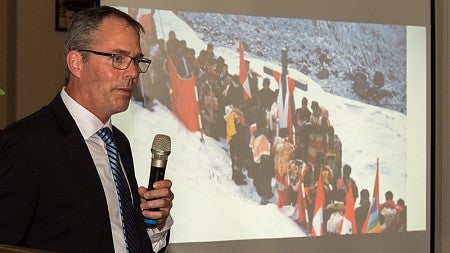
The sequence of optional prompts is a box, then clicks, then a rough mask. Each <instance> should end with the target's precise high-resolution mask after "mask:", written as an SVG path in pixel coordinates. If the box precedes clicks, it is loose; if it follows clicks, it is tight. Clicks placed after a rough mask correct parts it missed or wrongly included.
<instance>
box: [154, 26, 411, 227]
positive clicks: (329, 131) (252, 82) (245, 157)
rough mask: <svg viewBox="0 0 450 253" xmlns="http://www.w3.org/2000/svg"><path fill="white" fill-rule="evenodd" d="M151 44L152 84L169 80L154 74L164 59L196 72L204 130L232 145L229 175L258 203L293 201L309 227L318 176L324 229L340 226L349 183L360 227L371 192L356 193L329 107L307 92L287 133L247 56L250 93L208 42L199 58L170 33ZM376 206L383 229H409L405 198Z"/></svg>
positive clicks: (266, 84)
mask: <svg viewBox="0 0 450 253" xmlns="http://www.w3.org/2000/svg"><path fill="white" fill-rule="evenodd" d="M152 48H153V49H151V53H152V55H151V56H152V60H153V64H152V66H151V67H152V68H153V71H151V76H152V78H153V82H163V84H162V86H165V87H169V86H170V79H169V77H168V76H165V77H158V75H160V74H158V73H167V71H165V72H164V71H161V70H164V69H166V68H167V66H165V65H166V64H167V59H169V58H170V59H171V61H172V62H173V63H174V66H175V67H176V69H177V72H178V75H179V76H180V77H182V78H191V77H194V76H195V80H196V87H197V91H198V102H199V108H200V115H201V120H202V126H203V129H202V131H204V133H205V134H206V135H208V136H210V137H212V138H215V139H217V140H219V139H220V138H224V139H225V140H226V142H227V143H228V144H229V148H230V149H229V150H230V158H231V178H232V180H233V181H234V182H235V183H236V184H237V185H247V184H248V183H249V182H252V183H253V186H254V187H255V190H256V192H257V193H258V195H259V196H260V198H261V200H260V204H262V205H265V204H268V203H269V202H274V203H275V204H276V205H277V206H278V207H279V208H282V207H283V206H286V205H291V206H293V207H295V208H296V209H297V214H296V215H295V219H296V221H297V222H298V223H299V225H301V226H302V227H303V228H304V229H305V231H307V232H308V233H309V229H310V224H311V217H312V215H313V211H314V210H313V209H314V205H315V201H316V192H317V188H318V187H320V186H319V185H318V183H319V180H318V179H319V175H320V174H321V175H322V178H321V181H322V184H323V188H324V192H325V206H324V207H325V212H324V228H325V231H327V233H328V234H334V233H338V232H339V226H340V224H341V223H342V219H343V213H344V210H345V202H346V195H347V193H348V188H349V187H352V193H353V198H354V201H356V200H357V199H358V198H359V199H360V206H359V207H357V208H356V209H355V212H356V213H357V214H356V215H357V223H358V232H360V231H361V228H362V226H363V223H364V221H365V219H366V216H367V210H368V205H369V204H370V199H369V195H368V190H367V189H363V190H362V191H361V192H359V191H358V187H357V184H356V182H355V181H354V180H353V178H352V177H351V172H352V168H351V166H350V165H348V164H344V165H343V163H342V143H341V140H340V138H339V137H338V135H336V134H335V129H334V127H333V125H332V124H331V121H330V117H329V113H328V110H326V109H325V108H324V107H323V106H320V105H319V102H318V101H312V102H311V103H310V106H309V101H308V98H307V97H303V99H302V104H301V107H299V108H297V109H296V110H295V115H294V120H293V129H294V131H293V134H289V131H288V129H287V128H280V127H279V124H278V119H277V115H278V112H277V110H278V109H277V101H276V100H277V94H278V90H272V89H271V88H270V79H269V78H263V77H262V75H260V74H258V73H256V72H255V71H253V70H252V69H251V68H250V62H249V61H246V62H245V63H246V69H247V78H248V83H249V87H250V92H248V93H247V95H245V92H244V88H243V86H242V85H241V83H240V80H239V75H232V74H230V73H229V72H228V65H227V63H226V62H225V60H224V58H222V57H221V56H218V57H217V56H216V55H215V54H214V45H213V44H211V43H209V44H208V45H207V47H206V48H205V49H204V50H201V51H200V52H199V54H198V56H197V57H196V52H195V50H194V49H193V48H189V47H187V43H186V41H184V40H179V39H178V38H177V37H176V34H175V32H174V31H170V32H169V38H168V40H167V41H166V42H165V43H164V41H163V40H161V39H160V40H158V41H157V43H155V45H154V47H152ZM164 57H168V58H166V59H164ZM158 80H159V81H158ZM260 80H262V83H261V84H259V83H258V82H259V81H260ZM154 85H156V84H154ZM259 87H261V88H259ZM155 94H158V92H157V93H155ZM167 96H168V91H167ZM162 101H167V100H166V99H164V98H163V99H162ZM249 179H252V180H249ZM273 179H274V180H273ZM274 181H275V184H274V183H273V182H274ZM359 195H360V196H359ZM387 208H390V210H387ZM380 210H381V211H380V217H381V218H380V220H381V222H382V227H383V231H404V230H406V218H405V213H406V207H405V205H404V201H403V200H401V199H399V201H398V203H393V201H392V199H390V200H389V201H388V200H387V203H386V204H383V206H382V207H381V209H380ZM383 210H385V211H383Z"/></svg>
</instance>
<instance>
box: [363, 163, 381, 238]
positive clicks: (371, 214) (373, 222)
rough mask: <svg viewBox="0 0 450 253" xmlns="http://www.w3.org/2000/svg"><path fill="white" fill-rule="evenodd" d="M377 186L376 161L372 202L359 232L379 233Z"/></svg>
mask: <svg viewBox="0 0 450 253" xmlns="http://www.w3.org/2000/svg"><path fill="white" fill-rule="evenodd" d="M379 203H380V198H379V188H378V161H377V174H376V176H375V185H374V186H373V197H372V203H371V204H370V207H369V210H368V212H367V217H366V220H365V222H364V225H363V227H362V229H361V233H381V225H380V218H379V216H378V215H379V210H380V207H379Z"/></svg>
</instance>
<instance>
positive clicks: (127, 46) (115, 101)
mask: <svg viewBox="0 0 450 253" xmlns="http://www.w3.org/2000/svg"><path fill="white" fill-rule="evenodd" d="M94 37H95V38H96V39H95V42H94V43H93V45H91V48H89V49H90V50H94V51H99V52H105V53H112V54H124V55H128V56H131V57H139V56H141V55H142V52H141V47H140V44H139V35H138V33H137V32H136V30H135V29H134V28H133V27H131V26H129V25H128V24H127V23H126V22H125V21H123V20H120V19H115V18H108V19H105V20H104V21H103V23H102V24H101V26H100V28H99V30H98V31H97V32H96V33H95V35H94ZM138 78H139V73H138V71H137V69H136V66H135V64H134V62H133V61H132V62H131V64H130V66H129V67H128V68H127V69H125V70H120V69H115V68H113V66H112V59H111V57H108V56H101V55H95V54H89V58H88V60H87V62H85V63H83V68H82V70H81V71H80V77H79V84H78V85H79V87H80V89H81V90H80V93H81V96H82V100H81V104H82V105H83V106H85V107H86V108H87V109H88V110H89V111H91V112H92V113H94V114H95V115H96V116H97V117H98V118H99V119H100V120H102V121H103V122H105V121H106V120H107V119H109V117H110V116H111V115H112V114H115V113H118V112H122V111H125V110H126V109H127V108H128V104H129V101H130V98H131V93H132V91H133V88H134V87H135V85H136V83H137V81H138Z"/></svg>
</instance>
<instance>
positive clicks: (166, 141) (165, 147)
mask: <svg viewBox="0 0 450 253" xmlns="http://www.w3.org/2000/svg"><path fill="white" fill-rule="evenodd" d="M151 151H152V154H156V155H165V156H167V155H169V154H170V137H169V136H167V135H164V134H157V135H155V138H154V139H153V144H152V149H151Z"/></svg>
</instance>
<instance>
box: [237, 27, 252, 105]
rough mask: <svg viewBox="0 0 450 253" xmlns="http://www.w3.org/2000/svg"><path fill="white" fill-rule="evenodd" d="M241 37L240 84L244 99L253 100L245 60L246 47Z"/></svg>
mask: <svg viewBox="0 0 450 253" xmlns="http://www.w3.org/2000/svg"><path fill="white" fill-rule="evenodd" d="M238 37H239V82H240V83H241V85H242V87H243V88H244V99H245V100H248V99H250V98H252V93H251V91H250V83H249V80H248V75H247V66H246V65H245V60H244V46H243V45H242V41H241V37H240V36H238Z"/></svg>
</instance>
